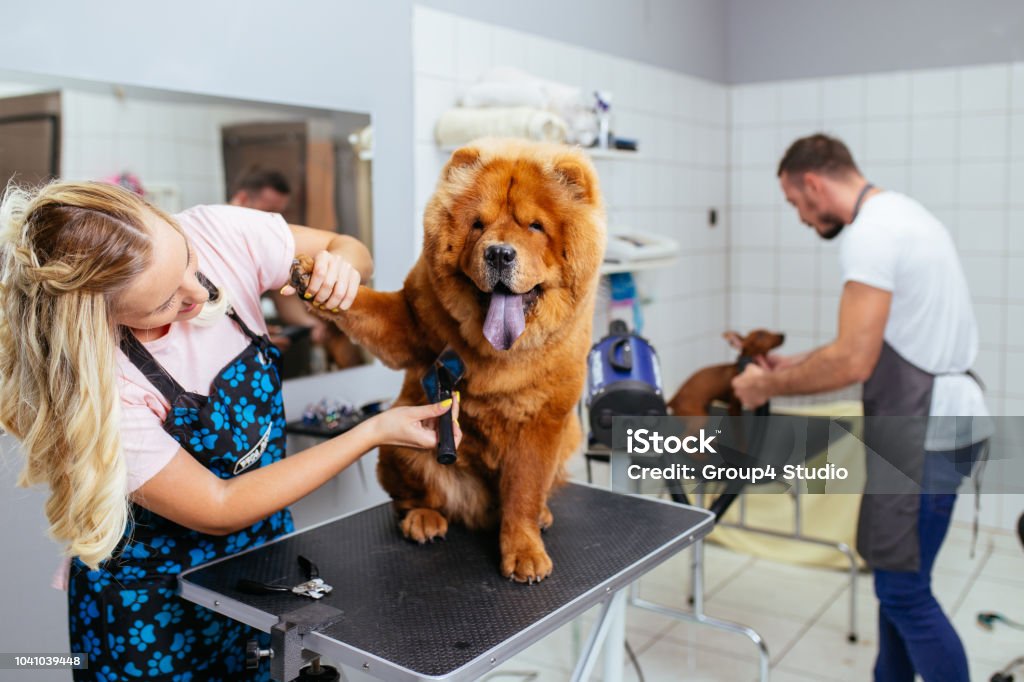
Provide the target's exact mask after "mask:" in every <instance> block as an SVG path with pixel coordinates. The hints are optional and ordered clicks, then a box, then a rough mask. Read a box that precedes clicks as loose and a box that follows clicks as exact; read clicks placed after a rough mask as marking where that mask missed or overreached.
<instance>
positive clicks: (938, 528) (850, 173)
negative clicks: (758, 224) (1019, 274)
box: [733, 134, 990, 682]
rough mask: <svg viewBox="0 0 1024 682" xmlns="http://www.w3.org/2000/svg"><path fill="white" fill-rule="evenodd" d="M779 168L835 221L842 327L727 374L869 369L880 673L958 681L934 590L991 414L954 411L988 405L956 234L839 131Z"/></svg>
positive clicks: (829, 224)
mask: <svg viewBox="0 0 1024 682" xmlns="http://www.w3.org/2000/svg"><path fill="white" fill-rule="evenodd" d="M778 177H779V181H780V184H781V187H782V191H783V193H784V194H785V196H786V200H787V201H788V202H789V203H790V204H791V205H792V206H793V207H794V208H795V209H796V210H797V212H798V213H799V215H800V220H801V221H802V222H803V223H804V224H806V225H808V226H809V227H811V228H813V229H814V230H815V231H816V232H817V233H818V235H819V236H821V237H822V238H824V239H834V238H836V237H840V234H841V237H840V241H839V267H840V271H841V275H842V281H843V290H842V296H841V299H840V304H839V329H838V333H837V336H836V338H835V340H834V341H832V342H831V343H828V344H826V345H824V346H822V347H821V348H817V349H815V350H813V351H811V352H809V353H803V354H800V355H796V356H790V357H782V356H770V357H769V358H767V359H766V360H765V361H763V363H762V364H761V365H757V364H751V365H749V366H748V367H747V369H746V370H745V371H744V372H743V373H742V374H741V375H739V376H738V377H736V379H735V380H734V381H733V388H734V390H735V392H736V395H737V397H738V398H739V399H740V401H741V402H742V403H743V404H744V406H745V407H756V406H760V405H762V404H764V403H765V402H767V401H768V400H769V399H770V398H771V397H772V396H776V395H805V394H811V393H822V392H826V391H833V390H836V389H839V388H843V387H845V386H849V385H851V384H857V383H861V382H863V384H864V414H865V442H866V443H867V444H868V446H869V454H868V456H867V461H866V465H867V484H866V494H865V495H864V497H863V501H862V503H861V510H860V518H859V520H858V534H857V548H858V550H859V551H860V553H861V555H862V556H863V557H864V559H865V560H866V561H867V563H868V564H869V565H870V566H871V568H872V569H873V571H874V575H875V593H876V594H877V596H878V599H879V652H878V659H877V661H876V664H875V680H877V681H879V682H887V681H890V680H892V681H897V680H898V681H903V680H906V681H907V682H911V681H912V680H913V679H914V675H915V673H916V674H918V675H920V676H921V677H922V678H923V679H924V681H925V682H934V681H937V680H949V681H950V682H961V681H963V682H966V680H968V669H967V659H966V656H965V654H964V649H963V645H962V644H961V642H960V638H959V637H958V636H957V634H956V631H955V630H954V629H953V626H952V625H951V624H950V622H949V619H948V618H947V617H946V615H945V614H944V613H943V612H942V609H941V607H940V606H939V604H938V602H937V601H936V599H935V597H934V595H933V594H932V592H931V569H932V565H933V563H934V561H935V556H936V555H937V554H938V550H939V547H940V546H941V544H942V541H943V539H944V538H945V535H946V531H947V529H948V527H949V521H950V516H951V514H952V508H953V504H954V502H955V500H956V493H955V491H956V487H957V485H958V483H959V479H960V473H961V472H958V471H957V469H956V468H955V466H953V464H952V462H963V461H975V460H976V459H977V458H978V456H979V454H980V451H981V448H982V443H983V441H984V440H985V439H986V438H987V437H988V436H989V435H990V431H989V429H990V425H989V424H988V423H987V421H986V422H985V423H982V421H981V420H974V419H952V417H965V416H982V417H987V414H988V413H987V411H986V408H985V402H984V398H983V397H982V393H981V388H980V387H979V385H978V383H977V382H976V381H975V379H974V378H973V375H969V374H968V372H969V370H970V368H971V365H972V364H973V362H974V360H975V357H976V356H977V352H978V331H977V325H976V323H975V320H974V313H973V311H972V309H971V300H970V295H969V293H968V289H967V281H966V279H965V277H964V273H963V268H962V267H961V265H960V261H959V258H958V257H957V253H956V248H955V246H954V244H953V240H952V238H951V236H950V234H949V232H948V231H947V230H946V228H945V227H943V225H942V224H941V223H940V222H939V221H938V220H937V219H936V218H935V216H933V215H932V214H931V213H929V212H928V210H927V209H925V208H924V207H923V206H921V204H919V203H918V202H916V201H914V200H913V199H911V198H909V197H906V196H904V195H902V194H898V193H896V192H889V191H883V190H882V189H880V188H877V187H874V186H873V185H872V184H871V183H869V182H868V181H867V180H866V179H865V178H864V176H863V175H861V173H860V171H859V170H858V169H857V166H856V164H855V163H854V161H853V157H852V156H851V154H850V151H849V150H848V149H847V148H846V146H845V145H844V144H843V143H842V142H841V141H840V140H838V139H835V138H832V137H829V136H827V135H821V134H818V135H812V136H809V137H805V138H801V139H799V140H797V141H796V142H794V143H793V144H792V145H791V146H790V148H789V149H788V150H787V151H786V153H785V155H784V156H783V158H782V160H781V162H780V163H779V169H778ZM891 417H897V418H898V419H891ZM942 417H950V418H948V419H943V418H942ZM874 453H878V454H877V455H876V454H874ZM883 460H884V461H883ZM922 491H924V492H922ZM925 493H927V494H925Z"/></svg>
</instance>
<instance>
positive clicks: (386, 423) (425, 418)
mask: <svg viewBox="0 0 1024 682" xmlns="http://www.w3.org/2000/svg"><path fill="white" fill-rule="evenodd" d="M448 410H451V411H452V429H453V430H454V432H455V447H456V448H457V447H459V443H461V442H462V429H460V428H459V394H458V393H456V394H455V398H454V399H449V400H445V401H442V402H439V403H433V404H431V405H415V406H406V407H392V408H391V409H390V410H386V411H384V412H382V413H380V414H379V415H377V416H375V417H373V418H371V419H370V420H369V423H370V424H371V425H372V426H373V428H374V429H375V437H374V441H375V442H378V443H380V444H382V445H399V446H404V447H410V448H423V449H429V448H436V447H437V418H438V417H440V416H441V415H442V414H444V413H445V412H447V411H448Z"/></svg>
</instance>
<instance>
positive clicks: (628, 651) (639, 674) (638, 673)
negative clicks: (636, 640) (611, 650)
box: [626, 639, 644, 682]
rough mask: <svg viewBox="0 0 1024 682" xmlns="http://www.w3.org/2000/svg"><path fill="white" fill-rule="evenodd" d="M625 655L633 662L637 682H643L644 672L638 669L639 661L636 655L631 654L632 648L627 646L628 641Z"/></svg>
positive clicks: (627, 641)
mask: <svg viewBox="0 0 1024 682" xmlns="http://www.w3.org/2000/svg"><path fill="white" fill-rule="evenodd" d="M626 655H627V656H629V660H630V661H632V662H633V667H634V668H635V669H636V677H637V680H638V681H639V682H644V671H643V670H641V669H640V661H638V660H637V658H636V654H635V653H633V647H631V646H630V645H629V640H628V639H627V640H626Z"/></svg>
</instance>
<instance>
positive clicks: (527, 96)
mask: <svg viewBox="0 0 1024 682" xmlns="http://www.w3.org/2000/svg"><path fill="white" fill-rule="evenodd" d="M462 106H464V107H524V106H525V107H533V108H536V109H545V110H547V111H550V112H551V113H553V114H555V115H556V116H558V117H559V118H560V119H561V120H562V121H563V122H564V123H565V125H566V137H565V140H566V141H567V142H571V143H576V144H581V145H583V146H585V147H586V146H590V145H591V144H593V142H594V140H595V139H596V137H597V117H596V116H595V114H594V100H593V96H592V94H591V93H586V94H584V92H583V90H582V89H580V88H578V87H574V86H571V85H565V84H564V83H558V82H555V81H550V80H545V79H543V78H538V77H537V76H534V75H531V74H529V73H527V72H525V71H522V70H520V69H517V68H514V67H511V66H496V67H494V68H492V69H490V70H488V71H487V72H486V73H484V74H483V75H482V76H480V79H479V80H478V81H477V82H476V83H474V84H473V85H471V86H469V88H468V89H467V90H466V92H465V93H464V94H463V96H462Z"/></svg>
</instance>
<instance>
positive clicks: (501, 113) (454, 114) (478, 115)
mask: <svg viewBox="0 0 1024 682" xmlns="http://www.w3.org/2000/svg"><path fill="white" fill-rule="evenodd" d="M565 135H566V127H565V121H563V120H562V119H561V117H559V116H556V115H555V114H552V113H551V112H550V111H542V110H540V109H530V108H528V107H516V108H489V109H466V108H459V109H449V110H448V111H446V112H444V113H443V114H441V118H439V119H438V120H437V125H436V126H435V128H434V137H435V138H437V143H438V144H439V145H440V146H442V147H457V146H459V145H462V144H465V143H467V142H469V141H471V140H475V139H476V138H478V137H525V138H527V139H530V140H541V141H545V142H564V141H565Z"/></svg>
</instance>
